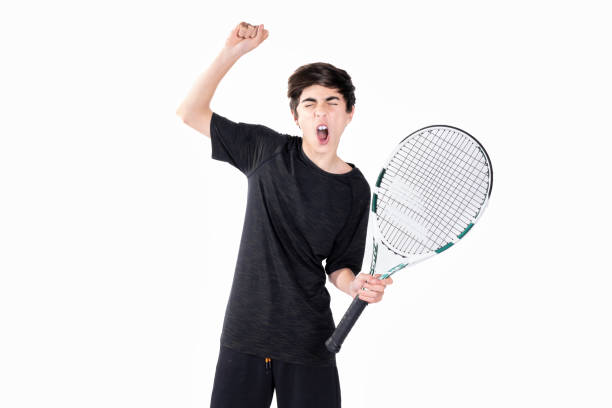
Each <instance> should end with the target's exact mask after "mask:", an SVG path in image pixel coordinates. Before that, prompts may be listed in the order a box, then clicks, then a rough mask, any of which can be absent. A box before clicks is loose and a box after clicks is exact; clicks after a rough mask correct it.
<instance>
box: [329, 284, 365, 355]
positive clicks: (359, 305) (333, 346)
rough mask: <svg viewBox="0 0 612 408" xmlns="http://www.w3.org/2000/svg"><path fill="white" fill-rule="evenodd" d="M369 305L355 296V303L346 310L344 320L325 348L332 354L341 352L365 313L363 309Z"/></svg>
mask: <svg viewBox="0 0 612 408" xmlns="http://www.w3.org/2000/svg"><path fill="white" fill-rule="evenodd" d="M367 305H368V302H366V301H364V300H361V299H359V295H357V296H355V299H353V302H352V303H351V305H350V306H349V308H348V309H347V310H346V313H344V316H343V317H342V320H340V323H338V327H336V330H334V332H333V333H332V335H331V337H330V338H329V339H327V341H326V342H325V347H327V349H328V350H329V351H330V352H331V353H337V352H338V351H340V347H341V346H342V343H344V339H346V336H347V335H348V334H349V332H350V331H351V329H352V328H353V326H354V325H355V322H356V321H357V319H358V318H359V316H360V315H361V312H363V309H365V307H366V306H367Z"/></svg>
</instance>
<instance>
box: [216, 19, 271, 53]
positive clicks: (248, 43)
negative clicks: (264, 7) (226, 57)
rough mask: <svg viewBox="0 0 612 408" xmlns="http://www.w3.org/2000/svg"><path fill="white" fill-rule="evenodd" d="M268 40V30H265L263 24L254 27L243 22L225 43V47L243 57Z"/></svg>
mask: <svg viewBox="0 0 612 408" xmlns="http://www.w3.org/2000/svg"><path fill="white" fill-rule="evenodd" d="M266 38H268V30H265V29H264V26H263V24H260V25H257V26H254V25H251V24H248V23H245V22H244V21H243V22H241V23H240V24H238V25H237V26H236V27H235V28H234V29H233V30H232V32H231V33H230V35H229V37H228V38H227V40H226V41H225V47H226V48H228V49H229V50H230V51H232V52H233V53H235V54H236V55H239V56H242V55H244V54H246V53H247V52H249V51H251V50H252V49H254V48H256V47H257V46H258V45H259V44H261V43H262V42H263V41H264V40H265V39H266Z"/></svg>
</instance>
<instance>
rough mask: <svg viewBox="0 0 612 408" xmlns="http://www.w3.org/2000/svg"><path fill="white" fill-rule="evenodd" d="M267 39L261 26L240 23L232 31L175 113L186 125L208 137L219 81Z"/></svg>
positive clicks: (265, 32) (265, 31)
mask: <svg viewBox="0 0 612 408" xmlns="http://www.w3.org/2000/svg"><path fill="white" fill-rule="evenodd" d="M266 38H268V30H265V29H264V27H263V24H261V25H258V26H253V25H250V24H247V23H245V22H241V23H240V24H238V25H237V26H236V27H235V28H234V29H233V30H232V31H231V33H230V35H229V37H228V38H227V40H226V41H225V46H224V47H223V49H222V50H221V52H220V53H219V54H218V55H217V57H216V58H215V60H214V61H213V62H212V64H211V65H210V66H209V67H208V69H206V71H204V72H203V73H202V74H200V76H199V77H198V78H197V80H196V82H195V84H194V85H193V87H192V88H191V90H190V91H189V93H188V95H187V97H186V98H185V99H184V100H183V102H182V103H181V105H180V106H179V107H178V109H177V110H176V114H177V115H178V116H179V117H180V118H181V119H182V120H183V122H184V123H185V124H187V125H188V126H190V127H192V128H194V129H195V130H197V131H198V132H200V133H202V134H204V135H206V136H208V137H210V119H211V118H212V110H211V109H210V101H211V99H212V97H213V95H214V93H215V90H216V89H217V86H218V85H219V82H221V79H222V78H223V77H224V76H225V74H227V71H229V69H230V68H231V67H232V66H233V65H234V63H236V61H238V59H240V57H242V56H243V55H244V54H246V53H247V52H249V51H251V50H252V49H254V48H256V47H257V46H258V45H259V44H261V43H262V42H263V41H264V40H265V39H266Z"/></svg>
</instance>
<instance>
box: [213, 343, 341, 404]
mask: <svg viewBox="0 0 612 408" xmlns="http://www.w3.org/2000/svg"><path fill="white" fill-rule="evenodd" d="M274 391H276V405H277V406H278V408H314V407H316V408H340V406H341V395H340V380H339V378H338V369H337V368H336V367H308V366H304V365H301V364H291V363H286V362H284V361H280V360H274V359H272V360H270V361H266V360H265V359H264V357H257V356H253V355H250V354H245V353H240V352H237V351H234V350H232V349H229V348H227V347H224V346H221V348H220V350H219V359H218V360H217V368H216V371H215V381H214V383H213V389H212V393H211V397H210V407H211V408H269V407H270V404H271V403H272V395H273V394H274Z"/></svg>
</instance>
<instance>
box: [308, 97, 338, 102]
mask: <svg viewBox="0 0 612 408" xmlns="http://www.w3.org/2000/svg"><path fill="white" fill-rule="evenodd" d="M334 99H337V100H340V98H338V97H337V96H329V97H327V98H325V100H326V101H333V100H334ZM316 101H317V100H316V99H315V98H306V99H303V100H302V102H300V103H304V102H316Z"/></svg>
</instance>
